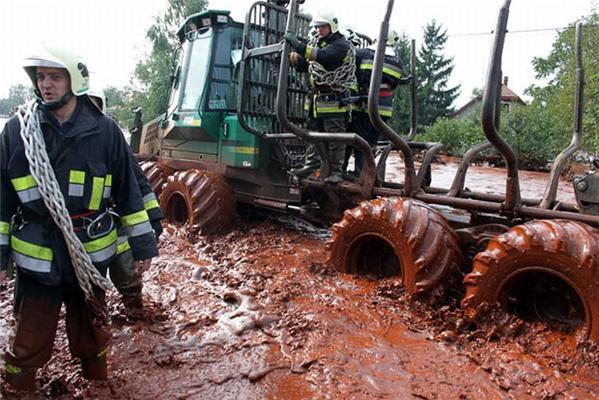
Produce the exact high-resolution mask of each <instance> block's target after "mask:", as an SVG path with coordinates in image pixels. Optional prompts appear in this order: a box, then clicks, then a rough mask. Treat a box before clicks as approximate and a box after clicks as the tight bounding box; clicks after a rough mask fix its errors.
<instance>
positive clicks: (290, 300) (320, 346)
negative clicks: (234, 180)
mask: <svg viewBox="0 0 599 400" xmlns="http://www.w3.org/2000/svg"><path fill="white" fill-rule="evenodd" d="M493 174H494V172H493ZM433 182H434V181H433ZM527 185H528V184H527ZM243 214H244V215H243V217H242V218H241V220H240V222H239V224H238V226H237V227H236V230H235V231H234V232H231V233H229V234H225V235H220V236H216V237H214V238H211V239H208V238H204V237H193V238H188V237H187V236H186V235H185V234H184V233H183V232H184V231H183V229H181V228H176V227H173V226H171V225H166V226H165V228H166V229H165V233H164V235H163V237H162V238H161V243H160V248H161V255H160V257H158V258H156V259H154V260H153V262H152V266H151V269H150V270H149V271H148V272H146V273H145V275H144V283H145V287H144V297H145V301H146V305H147V307H146V311H145V315H144V318H143V319H141V320H134V319H131V318H129V317H127V316H126V315H125V313H124V312H123V309H122V306H120V305H119V300H118V298H117V297H116V296H115V295H111V296H110V298H109V304H110V310H111V312H112V315H113V317H112V330H113V333H114V341H113V344H112V347H111V350H110V355H109V372H110V376H111V378H110V380H109V381H108V382H105V383H89V382H86V381H84V380H82V379H81V378H80V375H79V367H78V365H77V362H76V361H75V360H72V359H71V358H70V356H69V355H68V350H67V345H66V338H65V334H64V328H63V327H61V328H60V333H59V335H58V337H57V341H56V346H55V355H54V357H53V358H52V360H51V361H50V362H49V363H48V365H47V366H46V367H44V368H43V369H42V370H41V371H39V373H38V379H37V388H36V390H37V392H36V394H35V395H33V396H29V398H40V397H51V398H60V399H73V398H77V399H81V398H85V399H87V398H114V399H150V398H164V399H171V398H172V399H203V398H215V399H216V398H217V399H229V398H250V399H255V398H268V399H303V398H331V399H333V398H334V399H337V398H355V399H371V398H401V399H404V398H405V399H408V398H414V399H479V398H485V399H508V398H517V399H528V398H534V399H562V398H563V399H574V398H578V399H588V398H596V397H599V367H598V365H599V363H598V361H599V352H598V351H597V350H596V349H590V348H589V346H588V345H582V344H577V343H576V337H575V336H573V335H567V334H561V333H559V332H552V331H550V330H548V329H547V328H546V327H545V326H543V325H541V324H526V323H523V322H521V321H519V320H517V319H516V318H514V317H511V316H507V315H505V314H503V313H501V312H493V311H491V312H489V313H487V315H488V317H487V320H485V321H479V322H477V323H476V324H475V323H472V322H467V321H466V320H465V319H464V318H463V316H462V315H461V312H460V310H459V308H458V307H457V303H458V301H459V299H458V298H457V297H458V296H454V297H449V298H448V299H447V300H445V302H444V303H442V304H435V305H426V304H419V303H415V302H412V301H410V300H409V299H408V296H407V295H406V293H405V292H404V290H403V288H402V287H401V286H400V285H399V284H398V283H397V282H396V280H395V279H393V278H389V279H384V280H369V279H368V278H365V277H353V276H349V275H343V274H340V273H337V272H335V271H331V270H330V269H329V268H327V267H326V266H324V265H323V264H322V263H323V261H324V260H325V258H326V254H325V251H324V242H325V241H326V240H327V238H328V235H329V232H328V231H326V230H319V229H316V228H311V227H310V226H309V225H307V224H306V223H305V222H302V221H299V220H295V219H293V218H290V217H285V218H276V219H275V218H273V217H270V216H269V215H268V214H265V213H256V212H251V213H243ZM6 289H8V288H6ZM6 289H5V290H2V292H1V293H0V307H1V313H2V315H3V317H4V318H2V319H1V320H0V321H2V322H0V344H1V345H2V346H3V347H4V346H5V345H6V342H7V332H8V326H7V325H6V324H7V321H9V320H11V318H10V317H9V315H10V312H11V306H10V303H11V293H10V291H9V290H6ZM4 395H5V397H8V398H11V397H13V398H27V397H14V396H13V395H11V394H8V393H4Z"/></svg>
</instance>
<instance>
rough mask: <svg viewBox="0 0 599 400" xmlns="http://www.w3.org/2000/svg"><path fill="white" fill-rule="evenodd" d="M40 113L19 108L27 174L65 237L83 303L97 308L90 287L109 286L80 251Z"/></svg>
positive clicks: (32, 105) (34, 106)
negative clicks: (33, 181) (50, 156)
mask: <svg viewBox="0 0 599 400" xmlns="http://www.w3.org/2000/svg"><path fill="white" fill-rule="evenodd" d="M40 113H41V111H40V110H39V109H38V104H37V102H36V101H31V102H29V103H27V104H25V105H24V106H21V107H19V110H18V112H17V116H18V118H19V123H20V125H21V139H22V140H23V144H24V146H25V156H26V157H27V160H28V161H29V171H30V172H31V175H32V176H33V179H35V181H36V182H37V184H38V189H39V191H40V193H41V195H42V199H43V201H44V204H45V205H46V207H47V208H48V211H50V215H51V216H52V219H53V220H54V222H55V224H56V226H57V227H58V228H59V229H60V230H61V232H62V234H63V236H64V239H65V242H66V244H67V248H68V250H69V255H70V256H71V260H72V262H73V269H74V270H75V275H76V276H77V281H78V282H79V286H81V290H83V293H84V294H85V299H86V300H87V302H88V303H89V304H90V305H92V306H97V300H96V299H95V296H94V292H93V288H92V284H94V285H96V286H97V287H99V288H100V289H102V290H110V289H112V284H111V282H110V281H109V280H108V279H106V278H105V277H103V276H102V275H101V274H100V272H99V271H98V270H97V269H96V267H94V265H93V263H92V261H91V259H90V257H89V254H87V252H86V251H85V248H84V247H83V243H81V240H79V238H78V237H77V235H76V234H75V231H74V229H73V222H72V220H71V217H70V215H69V212H68V210H67V208H66V206H65V201H64V196H63V195H62V192H61V191H60V187H59V185H58V181H57V180H56V175H55V174H54V170H53V169H52V165H51V164H50V159H49V157H48V152H47V151H46V144H45V142H44V137H43V134H42V130H41V126H40ZM95 311H98V310H97V309H96V310H95Z"/></svg>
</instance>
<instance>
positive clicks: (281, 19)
mask: <svg viewBox="0 0 599 400" xmlns="http://www.w3.org/2000/svg"><path fill="white" fill-rule="evenodd" d="M309 23H310V19H309V18H308V17H307V16H304V15H300V16H299V17H298V19H297V21H296V26H297V34H298V36H300V37H307V36H308V32H309V29H310V26H309ZM286 24H287V9H286V8H284V7H281V6H276V5H274V4H270V3H267V2H264V1H259V2H256V3H254V5H253V6H252V8H251V9H250V11H249V12H248V14H247V16H246V21H245V27H244V34H243V49H244V56H243V59H242V64H243V65H242V70H241V71H242V74H241V76H240V80H241V82H242V85H241V88H240V92H239V99H238V115H239V116H240V123H241V124H242V125H243V126H244V128H245V129H247V130H249V131H250V132H253V133H256V134H265V133H280V132H281V131H282V130H281V127H280V125H279V122H278V121H277V118H276V114H275V102H276V96H277V80H278V74H279V66H280V63H281V55H280V52H281V49H282V45H281V43H282V42H281V40H282V36H283V34H284V33H285V28H286ZM307 90H308V81H307V76H306V74H300V73H298V72H296V71H295V70H293V69H290V72H289V87H288V90H287V113H288V116H289V119H290V121H292V122H293V123H295V124H297V125H301V126H303V125H305V112H304V100H305V96H306V92H307Z"/></svg>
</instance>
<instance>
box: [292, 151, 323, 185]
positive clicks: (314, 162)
mask: <svg viewBox="0 0 599 400" xmlns="http://www.w3.org/2000/svg"><path fill="white" fill-rule="evenodd" d="M318 168H320V157H319V156H318V152H317V151H316V148H315V147H314V146H313V145H309V146H308V148H307V149H306V160H305V162H304V166H303V167H301V168H293V169H291V170H290V171H289V172H290V173H291V174H293V175H295V176H297V177H299V178H306V177H308V176H310V175H312V174H313V173H314V172H316V170H317V169H318Z"/></svg>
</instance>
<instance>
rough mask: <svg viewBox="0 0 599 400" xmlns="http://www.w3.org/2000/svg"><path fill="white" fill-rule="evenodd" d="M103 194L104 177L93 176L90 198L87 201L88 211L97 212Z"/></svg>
mask: <svg viewBox="0 0 599 400" xmlns="http://www.w3.org/2000/svg"><path fill="white" fill-rule="evenodd" d="M103 194H104V177H102V176H94V179H93V182H92V196H91V199H90V200H89V209H90V210H99V209H100V202H101V201H102V195H103Z"/></svg>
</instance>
